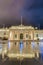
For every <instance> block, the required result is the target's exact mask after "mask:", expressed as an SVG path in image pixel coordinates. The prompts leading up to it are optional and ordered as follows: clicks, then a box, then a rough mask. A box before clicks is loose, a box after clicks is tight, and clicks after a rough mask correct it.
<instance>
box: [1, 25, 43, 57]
mask: <svg viewBox="0 0 43 65" xmlns="http://www.w3.org/2000/svg"><path fill="white" fill-rule="evenodd" d="M41 43H43V30H38V29H37V27H35V28H34V27H32V26H24V25H22V24H21V25H19V26H11V27H9V28H0V54H2V57H3V58H4V55H5V54H6V55H7V56H9V57H16V58H17V57H19V58H20V57H23V58H33V57H37V58H39V53H41V51H40V48H39V46H40V45H41Z"/></svg>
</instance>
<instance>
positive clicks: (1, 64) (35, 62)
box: [0, 56, 43, 65]
mask: <svg viewBox="0 0 43 65" xmlns="http://www.w3.org/2000/svg"><path fill="white" fill-rule="evenodd" d="M42 62H43V61H42ZM42 62H41V61H40V60H39V59H35V58H33V59H26V58H25V59H23V60H17V59H9V58H8V57H7V58H5V59H4V60H2V58H1V56H0V65H43V63H42Z"/></svg>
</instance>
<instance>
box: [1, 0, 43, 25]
mask: <svg viewBox="0 0 43 65" xmlns="http://www.w3.org/2000/svg"><path fill="white" fill-rule="evenodd" d="M21 15H22V17H23V19H24V21H25V23H27V24H29V23H30V24H38V23H40V24H42V23H43V22H42V21H43V0H0V21H1V23H9V24H10V21H11V24H12V23H13V24H14V23H17V21H20V17H21ZM2 20H3V21H2ZM6 20H8V21H6ZM9 20H10V21H9ZM12 21H13V22H12ZM15 21H16V22H15Z"/></svg>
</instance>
